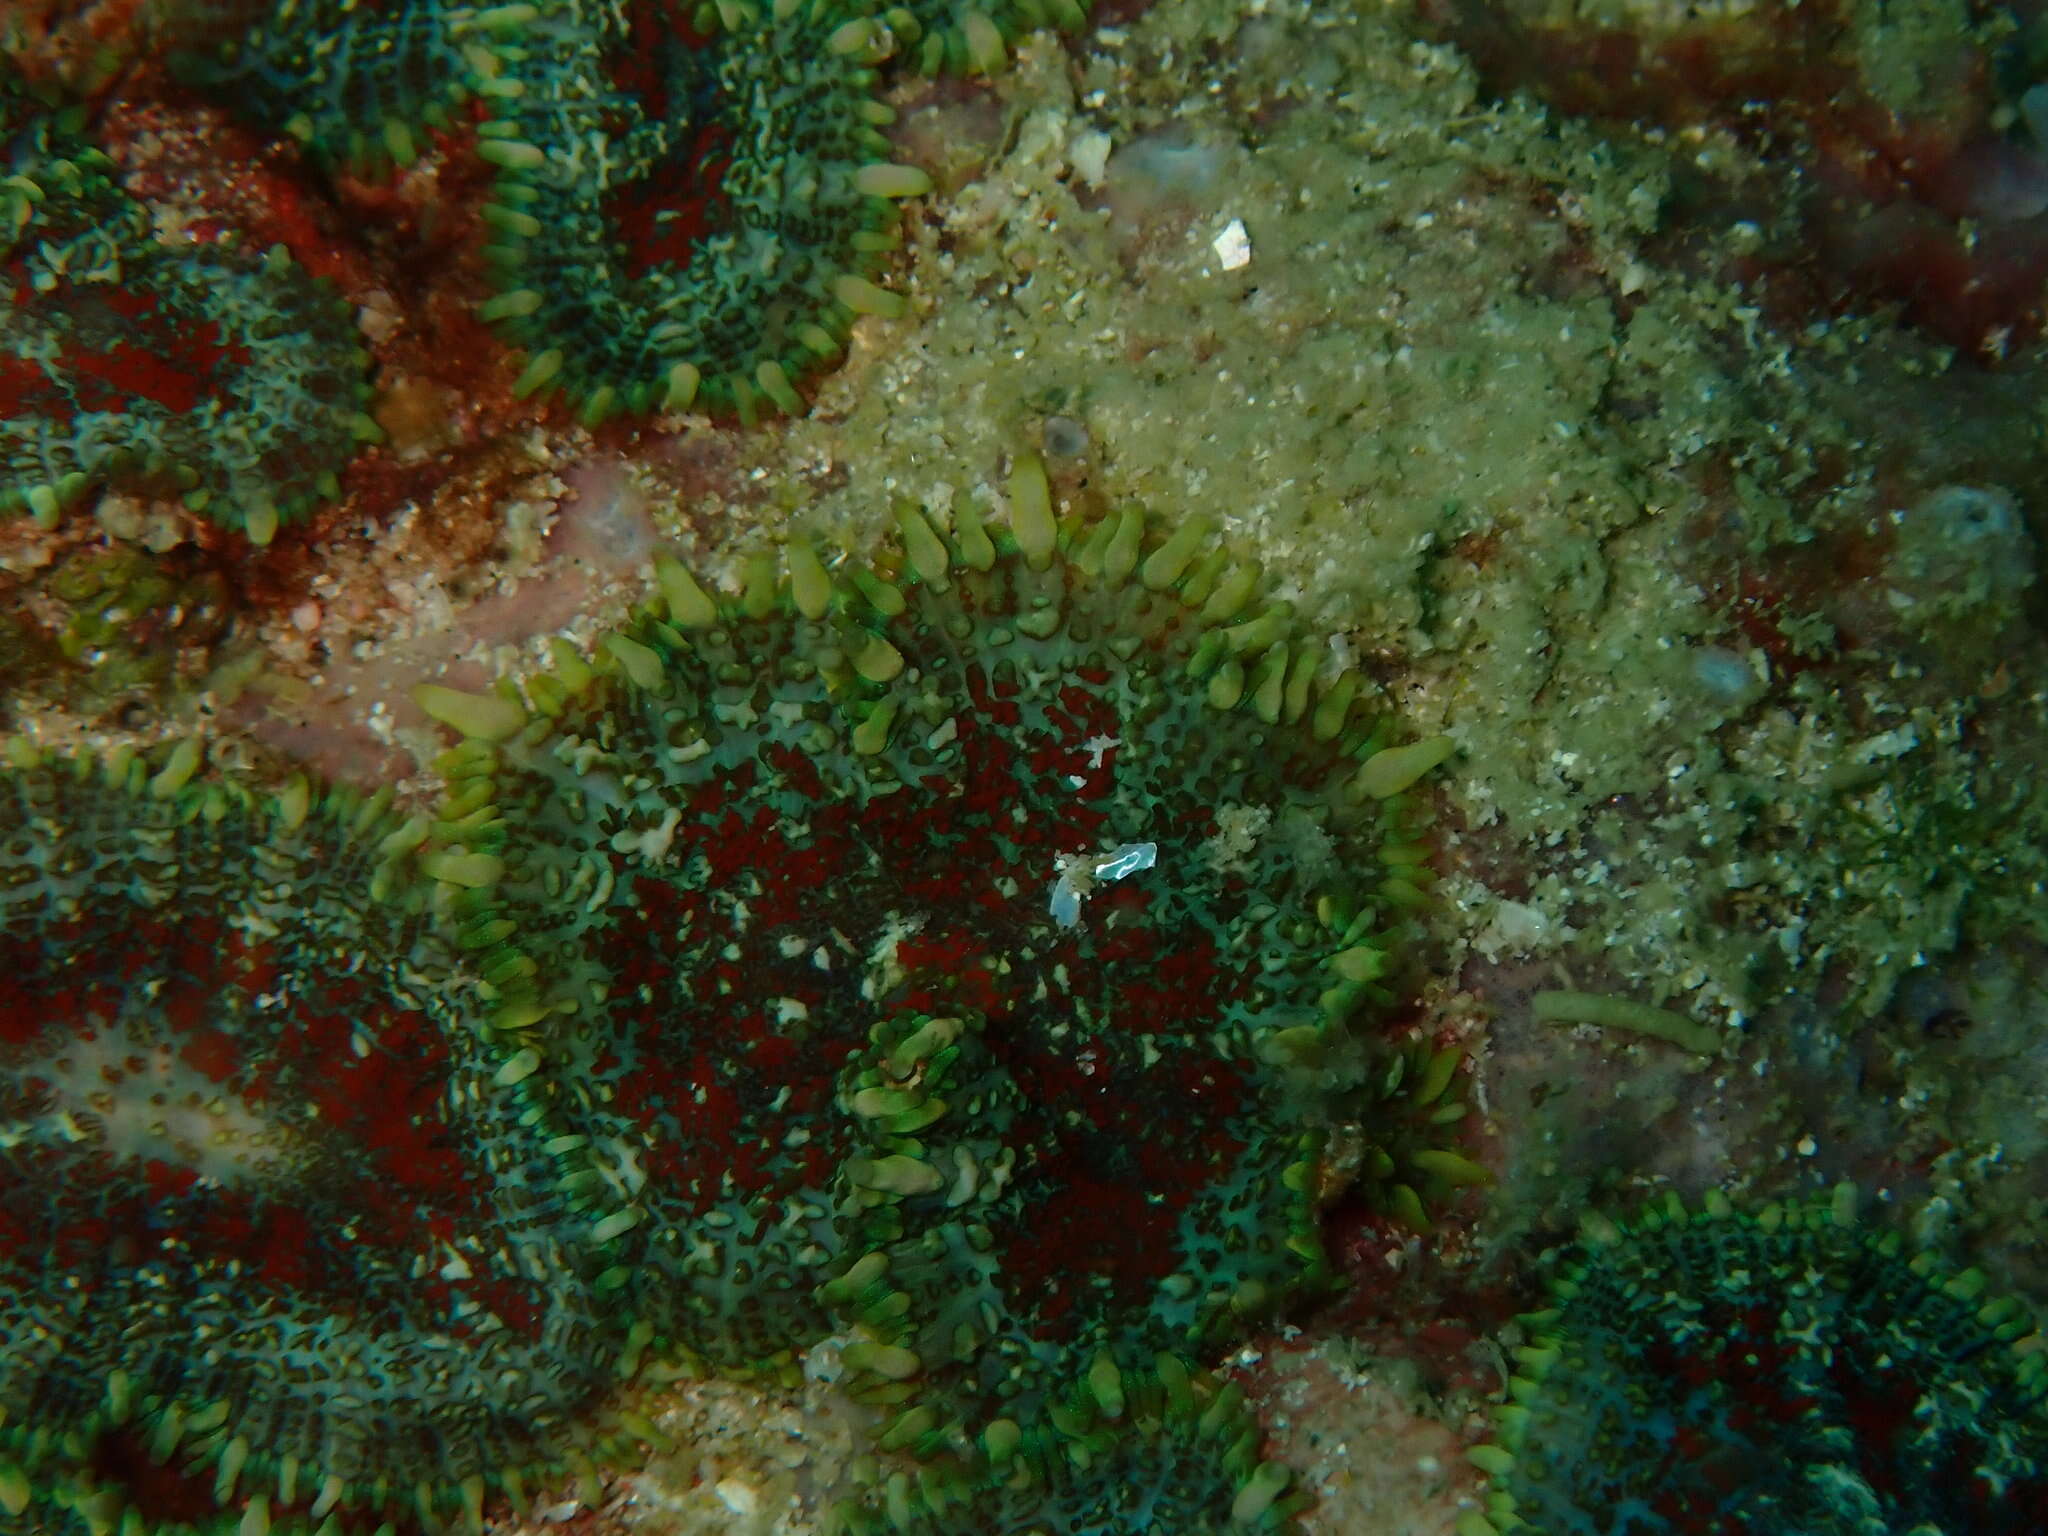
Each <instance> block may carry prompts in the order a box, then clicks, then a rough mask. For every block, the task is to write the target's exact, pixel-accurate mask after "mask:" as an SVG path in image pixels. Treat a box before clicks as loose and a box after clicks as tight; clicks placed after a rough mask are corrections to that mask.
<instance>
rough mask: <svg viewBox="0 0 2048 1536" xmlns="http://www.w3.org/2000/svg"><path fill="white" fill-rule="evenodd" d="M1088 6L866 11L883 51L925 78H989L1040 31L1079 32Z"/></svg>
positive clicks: (1035, 2) (938, 3)
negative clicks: (882, 35)
mask: <svg viewBox="0 0 2048 1536" xmlns="http://www.w3.org/2000/svg"><path fill="white" fill-rule="evenodd" d="M1091 4H1092V0H993V3H982V0H901V3H888V0H884V3H881V4H877V5H871V6H868V7H867V9H868V10H870V11H871V12H872V14H873V15H874V18H875V19H876V20H877V21H878V22H880V23H881V25H882V26H883V27H884V28H885V29H886V34H887V41H886V42H885V43H884V44H882V47H883V49H884V51H887V52H889V53H892V54H896V55H900V56H901V57H904V58H907V59H909V60H910V61H911V62H912V63H913V64H914V65H915V66H916V67H917V68H918V69H920V70H922V71H923V72H924V73H926V74H928V75H935V74H938V73H940V72H941V71H948V72H951V73H953V74H962V75H985V74H990V73H992V72H993V71H995V70H998V69H1000V68H1001V67H1002V66H1003V62H1004V60H1005V59H1007V58H1008V57H1009V52H1010V48H1011V46H1012V45H1013V44H1014V43H1015V42H1016V41H1017V39H1018V38H1019V37H1021V36H1023V35H1024V34H1025V33H1027V32H1030V31H1033V30H1035V29H1037V28H1040V27H1050V28H1054V29H1056V30H1058V31H1061V32H1078V31H1079V30H1080V29H1081V27H1082V26H1083V25H1084V24H1085V23H1086V22H1087V20H1088V12H1089V9H1090V6H1091Z"/></svg>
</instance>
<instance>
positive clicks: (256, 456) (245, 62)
mask: <svg viewBox="0 0 2048 1536" xmlns="http://www.w3.org/2000/svg"><path fill="white" fill-rule="evenodd" d="M1082 19H1083V11H1082V9H1081V8H1080V7H1079V6H1078V5H1077V4H1076V3H1075V0H1059V3H1056V4H1051V5H1044V4H1040V3H1038V0H1004V3H1001V4H998V5H995V6H993V7H990V8H983V7H980V6H976V5H973V4H970V3H965V0H963V3H961V4H960V5H958V6H957V7H949V6H946V5H920V6H909V7H901V6H899V7H889V8H885V9H879V10H870V9H864V8H861V7H859V6H857V5H853V4H850V3H849V4H842V3H840V0H773V3H772V4H767V5H761V6H757V5H753V4H748V3H744V0H721V3H719V4H716V5H701V6H700V5H690V4H684V3H682V0H530V3H529V0H513V3H507V4H501V5H475V4H457V3H452V0H388V3H382V4H358V3H356V0H179V3H174V4H170V5H167V6H166V7H164V8H163V9H162V13H161V22H162V27H163V35H162V36H161V37H160V38H157V39H155V40H153V42H152V44H151V54H152V56H155V55H157V54H161V55H162V56H163V57H164V58H166V59H167V60H168V73H169V77H170V79H171V80H172V81H174V82H176V84H175V85H174V86H173V87H172V89H173V90H174V91H175V90H177V89H187V88H189V89H197V90H199V91H202V92H204V93H205V94H207V95H208V96H209V97H210V98H211V99H213V100H215V101H217V102H219V103H220V105H221V106H222V107H224V108H225V109H227V110H228V111H229V112H230V113H231V114H232V115H233V116H234V117H236V118H237V119H238V120H240V121H241V122H243V123H245V124H247V125H248V126H250V127H252V128H254V129H256V130H258V131H259V132H262V133H265V134H269V135H275V136H280V137H285V138H289V139H291V140H295V141H297V142H298V143H299V144H300V145H301V146H302V147H303V151H304V156H305V159H306V161H307V164H308V167H309V170H310V171H311V172H312V173H314V174H315V175H316V176H317V175H326V176H340V175H352V176H358V177H372V178H374V177H378V176H382V175H386V174H388V173H389V172H390V170H391V168H392V167H393V165H394V164H406V163H409V162H411V161H412V160H413V159H414V158H415V156H416V155H417V154H418V153H419V152H420V150H421V149H422V147H423V146H424V145H425V144H426V143H427V142H429V140H430V137H432V136H435V135H439V136H440V142H442V143H443V144H444V145H446V146H447V147H448V148H449V152H450V153H454V154H475V155H477V156H480V157H481V158H482V160H483V161H485V162H488V163H489V165H491V166H493V167H495V168H496V169H497V171H498V183H497V186H496V188H495V190H494V192H493V193H492V195H491V199H490V201H489V203H488V204H487V205H486V206H485V207H483V209H482V210H481V215H482V218H481V222H482V225H483V228H484V231H485V234H484V239H485V241H486V248H485V251H484V253H483V254H484V256H485V258H486V262H487V265H488V266H489V267H490V268H491V270H492V271H493V273H494V274H495V279H496V286H497V291H496V292H495V293H494V294H492V295H491V296H490V297H488V298H487V299H486V300H484V301H483V303H482V304H481V306H480V313H481V315H482V317H483V318H484V319H486V320H488V321H489V322H491V323H492V324H494V325H495V326H497V327H498V328H499V330H500V331H501V332H502V333H503V335H504V336H505V337H506V339H507V340H508V341H509V342H510V343H511V344H512V345H513V346H515V347H516V348H518V349H520V351H521V353H522V354H523V362H522V363H521V364H520V366H519V369H518V377H517V381H516V384H515V386H514V389H515V393H516V394H518V395H520V396H522V397H525V396H534V395H538V394H542V393H545V392H559V393H561V394H562V395H563V396H564V397H565V399H567V400H568V401H569V402H570V403H571V404H573V405H574V406H575V408H576V409H577V411H578V413H579V414H580V416H581V417H582V418H583V419H584V420H585V421H587V422H596V421H599V420H602V419H604V418H605V417H607V416H610V415H612V414H614V413H617V412H621V411H625V412H632V413H638V414H645V413H648V412H650V411H656V410H680V409H683V408H685V407H689V406H691V405H693V404H695V405H700V406H705V407H711V408H716V409H729V410H732V411H734V412H736V413H737V414H738V416H739V417H740V418H741V420H742V421H745V422H752V421H753V420H754V419H755V417H756V416H757V415H758V414H759V413H760V412H761V411H762V410H764V409H780V410H784V411H789V412H798V411H801V410H802V409H803V405H804V402H803V398H802V396H801V395H800V394H799V393H798V391H797V381H799V380H800V379H801V378H802V377H803V376H804V375H805V374H806V373H808V372H810V371H813V370H815V369H816V368H817V367H819V366H820V365H822V364H823V363H825V362H827V361H828V360H830V359H832V358H834V357H835V356H837V355H838V353H839V352H840V350H841V349H842V347H843V345H844V342H845V338H846V335H847V333H848V331H849V330H850V328H851V326H852V324H853V322H854V320H855V319H857V318H858V317H859V316H861V315H865V314H893V313H896V312H897V311H898V310H899V309H900V308H901V305H902V300H901V299H900V298H899V297H898V296H896V295H894V294H892V293H891V292H889V291H888V290H887V289H886V288H885V287H883V286H882V285H881V284H880V283H879V282H878V281H877V277H878V276H879V272H878V267H879V264H880V263H881V262H882V261H884V260H885V259H886V256H887V253H888V252H889V251H891V250H893V249H894V248H895V247H896V245H897V243H898V238H899V237H898V235H897V232H896V223H897V220H896V215H895V211H894V208H893V206H892V204H893V202H894V200H897V199H902V198H906V197H914V196H918V195H920V194H922V193H924V192H926V191H928V190H929V188H930V182H929V179H928V178H927V177H926V176H925V175H924V173H923V172H921V171H918V170H915V169H913V168H911V167H908V166H900V165H894V164H891V163H890V162H889V160H888V144H887V141H886V140H885V139H883V137H882V136H881V132H880V130H881V129H882V128H883V127H885V126H886V125H887V124H888V123H889V122H890V121H891V120H892V117H893V114H892V112H891V110H890V109H889V108H888V107H887V106H885V105H884V104H883V103H882V102H881V101H880V100H879V99H878V98H877V95H876V83H877V82H876V73H875V70H876V67H877V66H878V65H883V64H886V63H888V62H889V61H891V60H898V59H900V60H905V61H908V62H909V63H910V64H911V66H912V67H922V68H925V69H928V70H935V69H941V68H949V67H950V68H956V69H961V70H987V69H990V68H993V67H995V66H996V65H998V64H999V63H1000V62H1001V60H1002V58H1003V56H1004V53H1005V51H1006V47H1007V42H1008V39H1009V38H1011V37H1013V36H1014V35H1016V34H1017V33H1018V32H1020V31H1021V30H1023V29H1025V28H1028V27H1030V26H1034V25H1040V24H1048V23H1050V24H1056V25H1062V26H1074V25H1078V24H1079V22H1080V21H1081V20H1082ZM157 73H158V74H160V73H162V71H161V70H159V71H157ZM140 78H141V80H142V86H141V87H140V88H142V89H144V90H145V91H146V90H147V89H148V88H149V86H150V82H152V81H154V80H155V79H156V78H157V76H156V74H152V73H151V71H150V69H149V68H147V67H145V68H143V69H142V71H141V76H140ZM88 120H89V119H88V113H87V112H86V110H85V108H84V106H82V105H72V106H69V107H64V108H58V107H54V106H52V105H50V104H48V103H46V102H44V101H42V100H40V99H39V98H38V97H37V96H36V95H34V94H33V93H31V92H30V91H29V90H28V89H27V88H26V87H24V86H23V85H22V84H21V83H20V82H18V81H16V80H14V79H12V78H11V77H9V76H8V75H7V74H6V73H5V65H4V64H0V189H4V190H0V317H4V319H5V321H6V323H5V325H4V326H0V335H4V338H5V339H4V342H0V508H5V507H8V506H16V507H25V508H27V509H28V510H31V511H33V512H34V514H35V515H36V516H37V517H38V518H40V519H42V520H43V521H45V522H46V523H47V522H54V520H55V519H56V517H57V516H58V514H59V512H60V510H61V509H62V508H63V507H64V506H65V505H66V504H68V503H70V502H72V501H74V500H75V499H77V498H78V497H80V496H81V495H83V494H84V493H86V492H87V491H89V490H96V489H100V488H103V487H106V486H108V485H110V484H111V485H116V486H120V487H123V488H133V489H141V490H146V491H149V492H151V493H154V494H170V495H179V496H182V497H183V498H184V500H185V501H186V503H187V505H188V506H189V507H190V508H191V509H192V510H194V511H196V512H201V513H203V514H204V515H206V516H208V517H210V518H212V519H213V520H214V521H216V522H218V523H220V524H222V525H223V526H226V527H230V528H235V529H239V530H242V531H244V532H246V533H247V534H248V535H249V536H250V538H251V539H252V540H253V541H254V542H255V543H257V544H259V545H260V544H266V543H268V542H269V541H270V539H271V538H272V537H273V536H274V535H275V533H276V531H277V529H278V527H279V526H280V525H281V524H284V523H289V522H290V521H292V520H294V519H295V518H298V517H300V516H302V515H303V514H304V513H305V512H306V511H307V510H308V508H310V507H311V506H314V505H316V504H317V503H318V502H320V501H322V500H324V499H331V498H332V497H333V496H335V495H336V494H338V480H337V476H338V474H339V473H340V472H341V471H342V470H343V469H344V468H345V466H346V465H347V464H348V462H349V461H350V459H351V457H352V455H353V454H354V452H355V451H356V449H357V446H358V445H359V444H360V443H362V442H364V441H371V440H375V439H376V438H377V437H378V436H379V433H378V431H377V428H376V427H375V425H374V423H373V422H372V421H371V420H370V418H369V417H367V416H365V415H364V414H363V412H362V411H361V409H360V408H359V404H360V401H361V400H362V399H363V398H364V397H365V396H366V395H367V394H368V384H367V381H366V379H365V366H366V364H367V362H368V360H369V359H368V357H367V356H366V355H365V353H364V352H363V351H362V349H361V347H360V345H359V344H358V341H357V338H356V336H355V327H354V325H353V324H352V322H351V316H350V314H349V311H348V308H347V306H346V305H344V304H343V303H341V302H340V301H339V300H338V299H337V298H335V297H334V296H333V295H331V294H330V293H328V292H325V291H323V288H322V285H320V284H317V283H315V282H313V281H312V280H310V279H309V278H307V276H306V275H305V274H304V272H303V271H301V270H300V269H299V268H298V267H297V266H296V265H295V264H294V263H293V261H292V259H291V256H290V255H289V253H288V252H287V251H286V250H285V248H284V247H282V246H278V247H275V248H273V249H272V250H271V251H270V252H269V253H268V254H267V255H263V256H257V255H254V254H251V253H248V252H246V251H243V250H241V249H239V248H238V247H237V245H236V244H235V242H234V239H233V237H232V236H231V235H229V236H222V237H218V238H214V239H212V240H211V241H210V242H200V243H184V244H179V245H175V246H174V245H172V244H170V243H167V242H166V241H164V240H161V239H159V238H158V237H157V235H156V233H155V232H154V231H153V230H152V213H151V210H150V209H149V208H148V207H147V206H145V205H144V204H143V203H141V202H140V201H138V200H137V199H135V198H133V197H131V196H129V195H128V194H126V193H124V192H123V191H122V190H120V189H119V187H118V186H117V185H116V183H115V180H114V177H113V174H112V167H111V166H110V165H109V162H108V161H107V158H106V156H105V155H104V154H102V153H101V152H100V151H99V150H98V149H97V148H95V147H94V145H93V144H92V142H91V140H90V138H89V136H88V134H87V131H86V126H87V123H88Z"/></svg>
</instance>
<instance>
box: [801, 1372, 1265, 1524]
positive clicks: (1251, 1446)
mask: <svg viewBox="0 0 2048 1536" xmlns="http://www.w3.org/2000/svg"><path fill="white" fill-rule="evenodd" d="M1291 1480H1292V1479H1291V1474H1290V1473H1289V1472H1288V1470H1287V1468H1285V1467H1284V1466H1281V1465H1280V1464H1279V1463H1277V1462H1271V1461H1261V1460H1260V1459H1259V1427H1258V1422H1257V1420H1255V1419H1254V1418H1253V1417H1252V1415H1251V1413H1250V1411H1249V1410H1248V1409H1247V1408H1246V1406H1245V1401H1244V1391H1243V1389H1242V1388H1241V1387H1238V1386H1236V1385H1235V1384H1232V1383H1226V1382H1221V1381H1218V1380H1217V1379H1216V1378H1215V1377H1214V1376H1211V1375H1210V1374H1209V1373H1208V1372H1206V1371H1194V1370H1190V1369H1189V1368H1188V1366H1187V1364H1186V1362H1184V1361H1182V1360H1181V1359H1180V1358H1179V1357H1178V1356H1175V1355H1165V1354H1162V1355H1160V1356H1158V1357H1157V1358H1156V1360H1155V1361H1154V1362H1153V1363H1152V1364H1150V1365H1148V1366H1146V1367H1144V1368H1142V1369H1132V1368H1129V1367H1126V1366H1123V1365H1120V1364H1119V1363H1118V1362H1117V1360H1116V1359H1115V1358H1114V1357H1113V1356H1111V1355H1108V1354H1103V1355H1099V1356H1097V1357H1096V1359H1095V1360H1094V1361H1093V1362H1092V1363H1091V1364H1090V1365H1089V1367H1088V1370H1087V1371H1086V1373H1085V1374H1084V1375H1083V1376H1082V1377H1081V1378H1080V1379H1079V1380H1078V1381H1077V1382H1076V1383H1075V1384H1074V1385H1073V1386H1072V1387H1071V1388H1070V1389H1068V1390H1067V1391H1066V1392H1065V1393H1063V1394H1061V1396H1060V1397H1059V1398H1058V1399H1057V1400H1056V1401H1054V1402H1053V1403H1052V1404H1051V1405H1050V1407H1049V1408H1048V1410H1047V1412H1046V1414H1045V1417H1044V1420H1043V1421H1042V1422H1041V1423H1038V1424H1036V1425H1034V1426H1032V1427H1030V1428H1028V1429H1027V1428H1025V1427H1023V1426H1020V1425H1019V1424H1018V1423H1016V1421H1014V1420H1007V1419H1005V1420H997V1421H996V1422H995V1423H993V1424H991V1425H990V1426H988V1428H986V1429H985V1430H983V1431H982V1433H981V1435H980V1436H979V1437H978V1438H977V1439H976V1441H975V1442H974V1444H973V1446H972V1447H971V1449H970V1450H969V1451H967V1452H966V1453H965V1454H964V1455H961V1456H958V1457H952V1458H949V1459H947V1460H944V1461H941V1462H940V1463H938V1464H937V1465H936V1466H934V1467H932V1468H929V1469H926V1471H925V1473H924V1475H923V1476H922V1477H920V1478H919V1479H918V1480H917V1482H916V1483H914V1484H913V1483H912V1481H911V1479H910V1478H909V1477H908V1476H907V1475H906V1474H903V1473H897V1474H895V1475H894V1476H892V1477H891V1478H890V1479H889V1480H888V1481H887V1483H886V1484H885V1486H884V1488H883V1490H882V1493H881V1495H880V1497H878V1498H877V1499H875V1500H874V1501H873V1502H872V1503H868V1504H860V1503H854V1502H851V1501H849V1502H847V1503H844V1504H842V1505H841V1506H840V1507H839V1508H838V1509H837V1510H836V1511H835V1512H834V1514H835V1522H834V1527H835V1529H836V1530H837V1531H839V1532H841V1533H844V1536H980V1533H982V1532H1010V1531H1058V1532H1060V1533H1061V1536H1129V1533H1134V1532H1140V1531H1161V1532H1165V1531H1171V1532H1174V1533H1175V1536H1246V1533H1254V1532H1286V1531H1293V1530H1296V1529H1297V1528H1298V1527H1297V1526H1296V1523H1295V1520H1294V1513H1295V1511H1296V1509H1297V1508H1298V1507H1299V1502H1298V1500H1297V1499H1296V1498H1295V1497H1294V1496H1293V1495H1291V1494H1290V1493H1289V1484H1290V1482H1291Z"/></svg>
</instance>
